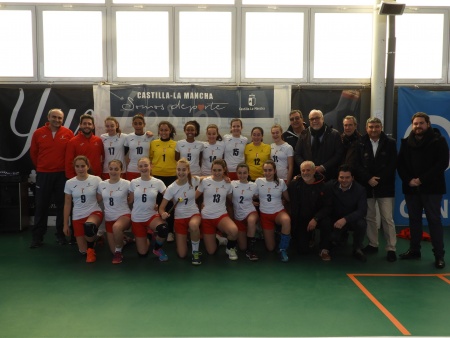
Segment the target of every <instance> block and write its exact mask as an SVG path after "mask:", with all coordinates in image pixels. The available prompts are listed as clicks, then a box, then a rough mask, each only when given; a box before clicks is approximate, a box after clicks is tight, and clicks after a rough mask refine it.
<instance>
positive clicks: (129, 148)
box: [124, 114, 153, 181]
mask: <svg viewBox="0 0 450 338" xmlns="http://www.w3.org/2000/svg"><path fill="white" fill-rule="evenodd" d="M133 128H134V133H131V134H128V135H127V137H126V138H125V144H124V145H125V153H128V158H129V162H128V167H127V173H126V176H125V177H126V179H127V180H128V181H131V180H132V179H135V178H138V177H140V176H141V174H140V172H139V170H138V165H137V163H138V160H139V159H140V158H141V157H142V156H146V155H147V154H148V151H149V149H150V142H151V141H152V140H153V137H152V136H150V134H148V133H145V131H144V128H145V119H144V115H142V114H136V115H134V116H133Z"/></svg>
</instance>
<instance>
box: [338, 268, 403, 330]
mask: <svg viewBox="0 0 450 338" xmlns="http://www.w3.org/2000/svg"><path fill="white" fill-rule="evenodd" d="M347 276H348V277H349V278H350V279H351V280H352V281H353V283H355V284H356V286H357V287H358V288H359V289H360V290H361V291H362V292H363V293H364V294H365V295H366V297H367V298H369V299H370V300H371V301H372V303H374V304H375V306H376V307H377V308H378V309H379V310H380V311H381V312H382V313H383V314H384V315H385V316H386V317H387V318H388V319H389V320H390V321H391V323H392V324H394V326H395V327H396V328H397V329H398V330H399V331H400V332H401V333H402V334H403V335H405V336H410V335H411V333H410V332H409V331H408V330H407V329H406V328H405V327H404V326H403V325H402V324H401V323H400V322H399V321H398V320H397V318H395V317H394V316H393V315H392V313H390V312H389V311H388V310H387V309H386V308H385V307H384V306H383V305H382V304H381V303H380V302H379V301H378V300H377V299H376V298H375V297H374V296H373V295H372V294H371V293H370V292H369V290H367V289H366V288H365V287H364V285H362V284H361V282H360V281H358V279H356V277H355V276H354V275H352V274H347Z"/></svg>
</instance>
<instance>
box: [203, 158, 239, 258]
mask: <svg viewBox="0 0 450 338" xmlns="http://www.w3.org/2000/svg"><path fill="white" fill-rule="evenodd" d="M211 171H212V175H211V176H210V177H207V178H205V179H203V180H202V181H201V182H200V184H199V186H198V188H197V191H196V193H195V199H197V198H199V197H200V196H201V195H202V194H203V204H204V207H203V209H202V234H203V242H204V243H205V248H206V251H207V252H208V253H209V254H210V255H212V254H214V253H215V252H216V250H217V244H216V230H217V229H219V230H220V231H221V232H222V233H223V234H226V235H227V238H228V243H227V249H226V253H227V254H228V258H229V259H231V260H232V261H234V260H237V259H238V255H237V252H236V242H237V235H238V228H237V226H236V224H235V223H234V222H233V221H232V219H231V218H230V217H229V216H228V213H227V207H226V203H227V201H226V200H227V196H228V195H230V194H231V192H232V188H231V184H230V183H226V182H225V180H224V176H225V175H226V174H227V165H226V163H225V161H224V160H223V159H216V160H214V161H213V163H212V168H211Z"/></svg>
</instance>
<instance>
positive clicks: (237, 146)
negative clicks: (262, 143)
mask: <svg viewBox="0 0 450 338" xmlns="http://www.w3.org/2000/svg"><path fill="white" fill-rule="evenodd" d="M230 125H231V130H230V132H231V135H230V134H226V135H224V137H223V142H224V143H225V153H224V159H225V162H227V167H228V176H229V177H230V179H231V180H238V177H237V175H236V167H237V165H238V164H239V163H243V162H245V154H244V151H245V146H246V144H247V143H248V139H247V138H246V137H245V136H242V135H241V132H242V128H243V127H242V120H241V119H232V120H231V123H230Z"/></svg>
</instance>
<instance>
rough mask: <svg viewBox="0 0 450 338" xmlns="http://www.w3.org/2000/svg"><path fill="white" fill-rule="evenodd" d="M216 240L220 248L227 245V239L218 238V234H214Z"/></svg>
mask: <svg viewBox="0 0 450 338" xmlns="http://www.w3.org/2000/svg"><path fill="white" fill-rule="evenodd" d="M216 239H217V241H218V242H219V245H221V246H226V245H227V244H228V239H227V238H226V237H222V236H220V235H219V234H216Z"/></svg>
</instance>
